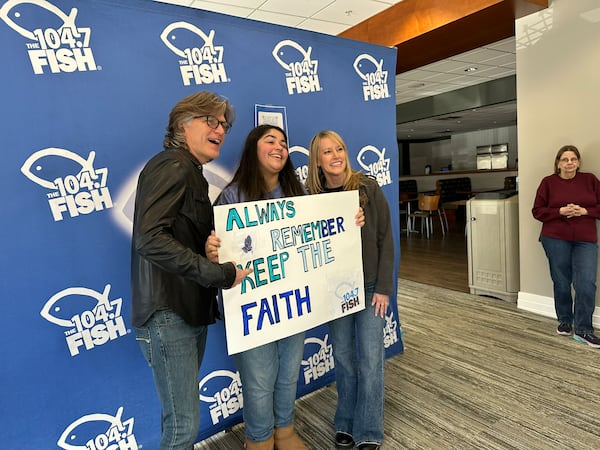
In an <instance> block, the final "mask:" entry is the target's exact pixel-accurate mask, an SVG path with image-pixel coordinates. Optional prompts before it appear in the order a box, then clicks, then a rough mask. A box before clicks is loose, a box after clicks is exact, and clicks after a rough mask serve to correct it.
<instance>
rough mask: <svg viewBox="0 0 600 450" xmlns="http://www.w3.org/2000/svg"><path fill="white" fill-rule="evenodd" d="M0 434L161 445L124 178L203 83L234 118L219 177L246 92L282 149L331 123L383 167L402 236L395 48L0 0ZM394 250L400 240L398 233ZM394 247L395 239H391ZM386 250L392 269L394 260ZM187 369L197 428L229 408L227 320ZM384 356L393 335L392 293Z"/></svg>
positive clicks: (25, 444)
mask: <svg viewBox="0 0 600 450" xmlns="http://www.w3.org/2000/svg"><path fill="white" fill-rule="evenodd" d="M0 5H1V6H0V19H1V21H0V58H1V59H2V61H4V63H3V64H2V66H3V68H2V74H1V75H0V77H1V78H0V79H1V81H2V82H1V84H0V89H1V93H2V103H1V106H0V108H1V109H2V121H3V124H2V130H3V133H2V136H3V139H4V144H3V150H4V157H3V164H2V166H1V168H0V170H1V175H2V176H1V177H0V183H1V186H2V192H4V193H5V194H6V201H5V206H4V208H3V215H2V216H3V217H4V225H3V233H2V238H1V239H2V252H1V262H2V281H1V282H0V283H1V296H2V299H3V301H4V313H3V314H2V315H0V329H1V330H2V340H1V342H0V348H1V355H2V367H1V368H0V385H2V386H3V393H2V395H1V396H0V410H1V415H2V420H3V433H2V447H3V448H19V449H40V448H44V449H50V448H62V449H65V450H76V449H81V450H83V449H89V450H94V449H100V450H104V449H137V448H143V447H145V448H156V447H157V442H158V440H159V435H160V406H159V404H158V401H157V399H156V394H155V392H154V386H153V381H152V375H151V371H150V369H149V368H148V367H147V365H146V363H145V361H144V359H143V357H142V354H141V352H140V349H139V348H138V346H137V344H136V342H135V339H134V337H133V334H132V333H131V325H130V322H129V295H130V289H129V257H130V256H129V255H130V237H131V217H132V212H133V211H132V205H133V196H134V195H135V184H136V180H137V175H138V173H139V170H140V169H141V167H142V166H143V165H144V163H145V162H146V161H147V160H148V159H149V158H150V157H151V156H152V155H154V154H155V153H157V152H158V151H160V150H161V149H162V139H163V136H164V132H165V126H166V124H167V120H168V113H169V111H170V110H171V108H172V107H173V105H174V104H175V103H176V102H177V101H178V100H179V99H181V98H182V97H184V96H186V95H189V94H191V93H192V92H196V91H198V90H204V89H207V90H212V91H215V92H217V93H219V94H221V95H224V96H226V97H228V98H229V99H230V100H231V102H232V103H233V104H234V106H235V108H236V111H237V120H236V122H235V125H234V128H233V130H232V132H231V134H229V135H228V137H227V140H226V142H225V145H224V147H223V149H222V153H221V157H220V158H219V159H218V160H217V161H215V162H213V163H211V164H209V165H207V166H206V169H205V173H206V174H207V178H209V181H210V182H211V183H212V184H213V188H211V196H212V197H213V198H214V196H216V194H217V193H218V192H219V190H220V189H221V188H222V187H223V186H224V185H225V183H226V182H227V181H228V180H229V179H230V177H231V175H232V173H233V170H234V168H235V165H236V163H237V161H238V158H239V154H240V152H241V148H242V143H243V140H244V138H245V136H246V134H247V133H248V131H249V130H250V129H251V128H252V127H253V126H254V123H255V106H256V105H257V104H260V105H268V107H273V109H274V110H276V111H284V112H285V117H286V121H287V127H288V132H289V144H290V147H291V153H290V154H291V157H292V160H293V162H294V164H295V166H296V167H297V171H298V173H299V175H300V176H301V177H303V176H305V174H306V165H307V156H306V155H307V150H306V149H307V146H308V144H309V141H310V139H311V137H312V136H313V135H314V134H315V133H316V132H317V131H319V130H321V129H333V130H336V131H338V132H339V133H340V134H341V135H342V136H343V137H344V138H345V140H346V142H347V143H348V146H349V148H350V149H351V151H352V157H353V161H354V163H353V164H354V167H355V168H356V169H360V170H363V171H364V172H366V173H370V174H372V175H373V176H375V177H377V179H378V181H379V183H380V185H381V186H382V188H383V190H384V192H385V194H386V196H387V198H388V201H389V204H390V206H391V208H390V209H391V212H392V218H393V222H394V228H395V230H396V235H395V239H396V243H398V242H399V237H398V230H399V223H398V222H399V220H398V208H397V207H396V205H397V204H398V186H397V179H398V170H397V167H398V163H397V154H398V152H397V144H396V136H395V134H396V133H395V101H394V70H395V67H396V50H395V49H390V48H385V47H379V46H374V45H369V44H365V43H360V42H356V41H350V40H345V39H341V38H336V37H333V36H328V35H321V34H317V33H312V32H308V31H303V30H297V29H292V28H287V27H281V26H277V25H270V24H266V23H262V22H255V21H251V20H245V19H240V18H236V17H230V16H226V15H220V14H215V13H210V12H205V11H200V10H196V9H189V8H183V7H177V6H173V5H166V4H159V3H154V2H151V1H148V0H145V1H141V0H128V1H127V2H126V3H125V2H123V3H121V2H120V1H116V0H115V1H111V0H95V1H92V0H85V1H84V0H77V1H76V0H50V1H46V0H38V1H31V0H30V1H21V0H9V1H4V2H3V1H1V0H0ZM397 248H399V246H398V245H397ZM398 253H399V250H398ZM398 258H399V256H397V259H396V263H395V265H396V267H395V269H396V270H397V267H398ZM208 341H209V344H208V349H207V354H206V356H205V359H204V363H203V366H202V370H201V373H200V377H199V383H200V402H201V431H200V436H199V439H202V438H205V437H207V436H209V435H211V434H213V433H215V432H217V431H219V430H222V429H224V428H228V427H231V426H232V425H234V424H236V423H238V422H240V421H241V409H240V408H241V407H242V406H243V401H242V397H241V386H240V383H239V376H238V375H237V373H236V371H235V368H234V365H233V364H232V361H231V360H230V359H229V358H228V357H227V351H226V346H225V336H224V327H223V324H222V323H219V324H217V325H215V326H212V327H210V332H209V337H208ZM385 345H386V348H387V356H388V357H389V356H392V355H394V354H397V353H399V352H401V351H402V350H403V347H402V340H401V332H400V321H399V318H398V313H397V310H396V307H395V305H394V307H393V308H392V310H391V312H390V313H389V315H388V316H387V320H386V329H385ZM301 371H302V373H301V376H300V381H299V385H298V395H299V396H300V395H304V394H306V393H308V392H310V391H312V390H314V389H317V388H319V387H321V386H323V385H325V384H328V383H331V382H332V381H333V375H334V374H333V357H332V350H331V345H330V343H329V338H328V334H327V327H326V326H322V327H319V328H317V329H314V330H311V331H310V332H309V333H308V335H307V340H306V346H305V353H304V360H303V362H302V367H301Z"/></svg>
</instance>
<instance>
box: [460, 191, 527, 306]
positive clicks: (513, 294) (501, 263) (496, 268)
mask: <svg viewBox="0 0 600 450" xmlns="http://www.w3.org/2000/svg"><path fill="white" fill-rule="evenodd" d="M467 254H468V270H469V289H470V291H471V294H477V295H490V296H492V297H498V298H501V299H503V300H507V301H514V302H516V301H517V295H518V292H519V197H518V195H513V196H511V197H508V198H497V199H496V198H483V199H479V198H473V199H471V200H469V201H468V202H467Z"/></svg>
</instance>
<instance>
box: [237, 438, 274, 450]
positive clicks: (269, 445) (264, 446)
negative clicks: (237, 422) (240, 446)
mask: <svg viewBox="0 0 600 450" xmlns="http://www.w3.org/2000/svg"><path fill="white" fill-rule="evenodd" d="M273 442H274V439H273V436H271V437H270V438H269V439H267V440H266V441H260V442H257V441H251V440H250V439H248V438H246V443H245V444H244V447H246V449H247V450H274V447H273Z"/></svg>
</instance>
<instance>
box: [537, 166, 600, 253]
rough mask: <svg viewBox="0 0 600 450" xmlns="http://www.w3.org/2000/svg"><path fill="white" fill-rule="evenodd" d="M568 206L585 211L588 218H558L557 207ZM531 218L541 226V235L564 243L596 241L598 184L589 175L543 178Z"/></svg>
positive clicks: (599, 212) (599, 216) (599, 208)
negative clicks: (576, 206)
mask: <svg viewBox="0 0 600 450" xmlns="http://www.w3.org/2000/svg"><path fill="white" fill-rule="evenodd" d="M569 203H574V204H576V205H579V206H582V207H584V208H585V209H587V212H588V215H587V216H579V217H571V218H570V219H568V218H567V217H565V216H561V215H560V212H559V210H560V208H561V207H563V206H566V205H567V204H569ZM531 212H532V213H533V217H535V218H536V219H537V220H539V221H540V222H542V223H543V225H542V236H547V237H551V238H556V239H563V240H565V241H580V242H597V240H598V235H597V232H596V220H597V219H600V181H599V180H598V178H596V176H595V175H594V174H592V173H582V172H577V174H576V175H575V176H574V177H573V178H571V179H569V180H564V179H562V178H561V177H559V176H558V175H556V174H554V175H549V176H547V177H545V178H544V179H543V180H542V182H541V183H540V186H539V187H538V190H537V193H536V196H535V201H534V203H533V209H532V210H531Z"/></svg>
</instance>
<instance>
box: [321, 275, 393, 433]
mask: <svg viewBox="0 0 600 450" xmlns="http://www.w3.org/2000/svg"><path fill="white" fill-rule="evenodd" d="M374 291H375V284H374V283H373V284H369V285H367V286H365V309H364V310H362V311H359V312H357V313H354V314H350V315H348V316H344V317H340V318H339V319H336V320H334V321H332V322H329V334H330V335H331V343H332V345H333V358H334V361H335V381H336V387H337V393H338V403H337V409H336V412H335V418H334V426H335V431H336V432H337V431H343V432H345V433H349V434H351V435H352V437H353V438H354V441H355V442H356V444H357V445H358V444H362V443H377V444H381V443H382V442H383V365H384V360H385V351H384V345H383V328H384V326H385V318H383V317H379V316H376V315H375V308H374V307H373V306H371V301H372V300H373V294H374Z"/></svg>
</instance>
